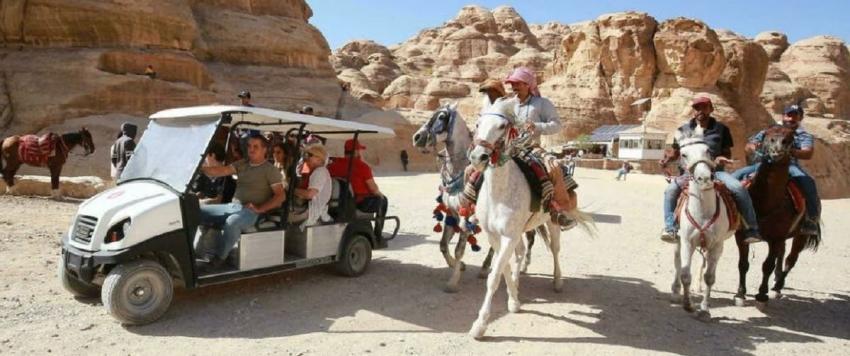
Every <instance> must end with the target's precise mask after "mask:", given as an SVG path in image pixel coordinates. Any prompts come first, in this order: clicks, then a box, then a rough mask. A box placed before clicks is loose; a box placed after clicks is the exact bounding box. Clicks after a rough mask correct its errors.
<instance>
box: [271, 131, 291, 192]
mask: <svg viewBox="0 0 850 356" xmlns="http://www.w3.org/2000/svg"><path fill="white" fill-rule="evenodd" d="M293 151H294V149H293V148H292V145H290V144H288V143H286V142H278V143H276V144H274V146H272V159H273V160H274V167H275V168H277V169H278V170H280V175H281V176H283V190H286V188H287V187H289V178H288V177H287V176H286V167H289V165H290V164H292V159H293V158H294V157H293V156H294V154H293Z"/></svg>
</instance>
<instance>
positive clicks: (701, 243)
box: [685, 192, 720, 250]
mask: <svg viewBox="0 0 850 356" xmlns="http://www.w3.org/2000/svg"><path fill="white" fill-rule="evenodd" d="M714 199H715V203H714V206H715V208H714V215H713V216H712V217H711V220H709V221H708V222H707V223H706V224H705V225H700V224H699V223H697V221H696V219H694V216H693V215H691V211H690V209H688V206H687V205H685V216H686V217H687V218H688V221H689V222H690V223H691V225H693V226H694V227H696V228H697V230H698V231H699V246H700V248H701V249H703V250H705V249H706V248H707V242H706V241H705V234H706V230H708V228H710V227H711V226H712V225H714V224H715V223H716V222H717V219H718V218H719V217H720V195H718V193H717V192H715V193H714Z"/></svg>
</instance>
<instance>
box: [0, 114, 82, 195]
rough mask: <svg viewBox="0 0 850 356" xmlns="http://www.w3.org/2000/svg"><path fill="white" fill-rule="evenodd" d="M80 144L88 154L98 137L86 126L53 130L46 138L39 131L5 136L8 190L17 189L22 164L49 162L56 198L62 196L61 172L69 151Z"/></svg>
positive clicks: (0, 155)
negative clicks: (62, 132)
mask: <svg viewBox="0 0 850 356" xmlns="http://www.w3.org/2000/svg"><path fill="white" fill-rule="evenodd" d="M77 146H82V147H83V149H84V150H85V155H90V154H92V153H94V141H93V140H92V136H91V133H90V132H89V131H88V130H87V129H86V128H85V127H83V128H81V129H80V130H79V131H77V132H69V133H65V134H62V135H56V134H53V133H50V134H47V135H46V136H43V137H42V138H39V137H37V136H35V135H25V136H9V137H7V138H5V139H4V140H3V141H2V142H0V171H2V173H3V180H4V181H5V182H6V192H7V193H13V192H14V186H15V173H17V172H18V169H19V168H21V165H23V164H28V165H30V166H35V167H45V166H46V167H47V168H48V169H49V170H50V187H51V189H52V190H53V198H59V197H60V195H61V193H60V192H59V175H60V174H62V166H64V165H65V162H66V161H67V160H68V154H69V153H70V152H71V150H73V149H74V148H75V147H77Z"/></svg>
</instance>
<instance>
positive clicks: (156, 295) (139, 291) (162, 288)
mask: <svg viewBox="0 0 850 356" xmlns="http://www.w3.org/2000/svg"><path fill="white" fill-rule="evenodd" d="M173 295H174V287H173V284H172V281H171V276H170V275H169V274H168V271H166V270H165V268H163V267H162V266H161V265H160V264H159V263H157V262H154V261H150V260H137V261H133V262H130V263H127V264H123V265H118V266H116V267H115V268H113V269H112V271H110V272H109V275H107V276H106V280H105V281H104V282H103V291H102V293H101V300H102V301H103V306H105V307H106V309H107V311H109V314H110V315H112V317H114V318H115V319H118V320H119V321H121V323H122V324H125V325H142V324H148V323H151V322H154V321H156V320H157V319H159V318H160V317H161V316H162V315H163V314H165V312H166V311H167V310H168V307H169V305H170V304H171V298H172V296H173Z"/></svg>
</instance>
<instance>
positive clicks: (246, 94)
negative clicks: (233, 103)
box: [236, 90, 254, 107]
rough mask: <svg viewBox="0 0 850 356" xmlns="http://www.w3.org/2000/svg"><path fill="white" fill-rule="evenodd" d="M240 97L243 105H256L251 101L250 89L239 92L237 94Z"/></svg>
mask: <svg viewBox="0 0 850 356" xmlns="http://www.w3.org/2000/svg"><path fill="white" fill-rule="evenodd" d="M236 97H237V98H239V102H240V104H241V105H242V106H248V107H254V104H252V103H251V92H250V91H248V90H242V91H240V92H239V95H237V96H236Z"/></svg>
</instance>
